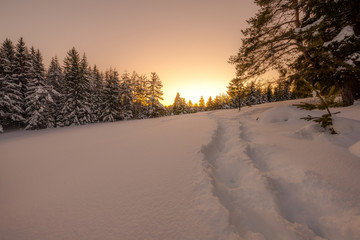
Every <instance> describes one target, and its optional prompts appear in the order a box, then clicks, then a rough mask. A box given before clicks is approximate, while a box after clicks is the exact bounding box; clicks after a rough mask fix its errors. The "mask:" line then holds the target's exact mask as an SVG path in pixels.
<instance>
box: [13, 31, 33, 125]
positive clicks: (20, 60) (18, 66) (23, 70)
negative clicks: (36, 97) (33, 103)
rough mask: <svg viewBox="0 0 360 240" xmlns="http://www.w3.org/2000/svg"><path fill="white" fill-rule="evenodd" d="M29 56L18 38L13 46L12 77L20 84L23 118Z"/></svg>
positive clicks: (23, 43) (28, 76)
mask: <svg viewBox="0 0 360 240" xmlns="http://www.w3.org/2000/svg"><path fill="white" fill-rule="evenodd" d="M31 61H32V59H31V56H30V53H29V50H28V48H27V47H26V46H25V42H24V39H23V38H20V39H19V41H18V43H17V44H16V47H15V69H14V77H15V78H16V81H17V83H18V84H19V85H20V91H21V98H22V100H21V101H22V109H23V110H24V114H25V115H24V116H23V117H24V118H27V116H26V111H25V102H26V101H25V98H26V93H27V87H28V81H29V78H30V77H31V76H30V74H31V73H30V71H31V70H30V69H31V67H32V66H31Z"/></svg>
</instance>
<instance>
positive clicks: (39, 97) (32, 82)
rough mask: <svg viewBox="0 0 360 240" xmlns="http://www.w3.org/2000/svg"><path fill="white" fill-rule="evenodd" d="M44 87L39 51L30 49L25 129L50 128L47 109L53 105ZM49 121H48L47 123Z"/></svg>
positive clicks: (50, 123) (49, 89)
mask: <svg viewBox="0 0 360 240" xmlns="http://www.w3.org/2000/svg"><path fill="white" fill-rule="evenodd" d="M51 90H52V88H50V87H49V86H47V85H46V82H45V68H44V64H43V59H42V56H41V53H40V51H39V50H37V51H36V50H35V49H34V48H33V47H32V48H31V69H30V74H29V78H28V82H27V92H26V98H25V100H26V104H25V106H26V109H25V111H26V116H27V118H26V127H25V129H41V128H46V127H48V126H52V124H53V123H52V122H51V117H50V116H49V115H50V114H49V109H50V108H51V107H52V106H53V105H54V102H53V100H52V97H51V95H52V94H50V91H51ZM49 120H50V121H49Z"/></svg>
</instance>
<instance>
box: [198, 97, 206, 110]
mask: <svg viewBox="0 0 360 240" xmlns="http://www.w3.org/2000/svg"><path fill="white" fill-rule="evenodd" d="M199 111H200V112H203V111H205V100H204V97H203V96H201V97H200V100H199Z"/></svg>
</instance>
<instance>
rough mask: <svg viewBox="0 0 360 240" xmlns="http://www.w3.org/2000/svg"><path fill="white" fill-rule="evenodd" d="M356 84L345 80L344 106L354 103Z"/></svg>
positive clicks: (343, 88)
mask: <svg viewBox="0 0 360 240" xmlns="http://www.w3.org/2000/svg"><path fill="white" fill-rule="evenodd" d="M353 85H354V84H352V82H351V81H345V82H344V83H343V86H342V100H343V104H344V106H345V107H346V106H350V105H353V104H354V86H353Z"/></svg>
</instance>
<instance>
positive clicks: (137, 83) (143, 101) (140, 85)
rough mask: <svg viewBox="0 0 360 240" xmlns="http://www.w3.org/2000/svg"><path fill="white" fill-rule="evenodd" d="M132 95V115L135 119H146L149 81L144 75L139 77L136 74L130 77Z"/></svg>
mask: <svg viewBox="0 0 360 240" xmlns="http://www.w3.org/2000/svg"><path fill="white" fill-rule="evenodd" d="M131 82H132V95H133V114H134V118H136V119H143V118H147V117H148V109H147V108H148V105H149V100H148V99H149V89H148V88H149V81H148V79H147V77H146V76H145V75H141V76H139V74H138V73H137V72H135V71H134V72H133V74H132V75H131Z"/></svg>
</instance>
